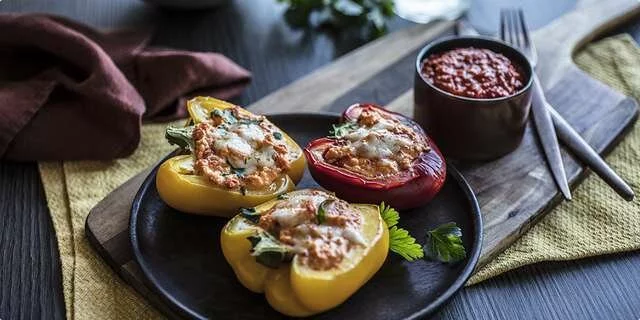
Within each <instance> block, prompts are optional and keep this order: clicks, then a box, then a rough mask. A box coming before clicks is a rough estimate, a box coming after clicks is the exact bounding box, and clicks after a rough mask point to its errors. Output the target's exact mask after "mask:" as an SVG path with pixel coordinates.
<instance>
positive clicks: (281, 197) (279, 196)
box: [277, 193, 289, 200]
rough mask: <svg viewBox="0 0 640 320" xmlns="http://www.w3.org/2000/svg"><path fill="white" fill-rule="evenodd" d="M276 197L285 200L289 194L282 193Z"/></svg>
mask: <svg viewBox="0 0 640 320" xmlns="http://www.w3.org/2000/svg"><path fill="white" fill-rule="evenodd" d="M277 198H278V200H287V199H289V196H288V195H286V194H284V193H283V194H279V195H278V197H277Z"/></svg>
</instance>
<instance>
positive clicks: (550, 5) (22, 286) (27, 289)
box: [0, 0, 640, 319]
mask: <svg viewBox="0 0 640 320" xmlns="http://www.w3.org/2000/svg"><path fill="white" fill-rule="evenodd" d="M572 2H573V0H564V1H555V0H542V1H539V0H532V1H526V0H525V1H521V2H519V3H522V4H523V5H524V7H525V9H527V8H529V9H530V10H527V17H528V18H529V17H533V18H532V19H531V20H533V21H537V23H538V25H543V24H544V23H546V21H548V19H549V18H551V17H554V16H557V15H558V14H559V13H558V12H556V11H554V10H561V9H565V8H568V7H571V6H572ZM505 4H508V5H513V2H511V1H507V2H505V1H493V0H485V1H483V0H477V1H475V2H474V5H473V7H476V8H481V9H479V10H476V11H475V12H472V15H473V16H475V17H476V20H477V21H480V22H481V23H483V22H487V25H488V27H485V26H483V25H479V26H478V25H476V27H479V28H480V29H481V30H491V29H492V26H491V24H495V22H491V21H492V20H496V19H497V16H498V14H497V13H498V8H499V6H500V5H505ZM473 10H474V9H473V8H472V11H473ZM0 11H3V12H10V11H21V12H33V11H37V12H51V13H56V14H63V15H67V16H69V17H72V18H75V19H79V20H81V21H84V22H87V23H91V24H94V25H98V26H103V27H120V26H131V25H146V24H158V25H159V27H158V37H157V39H156V42H157V43H159V44H163V45H167V46H174V47H180V48H187V49H199V50H216V51H220V52H223V53H224V54H226V55H228V56H230V57H231V58H233V59H235V60H236V61H238V62H240V63H241V64H242V65H244V66H245V67H247V68H249V69H251V70H252V71H253V72H254V83H253V85H252V86H251V87H250V88H249V90H248V91H247V92H246V93H245V94H244V95H243V96H242V97H241V98H240V99H239V100H238V101H237V102H239V103H242V104H248V103H250V102H252V101H255V100H256V99H257V98H260V97H261V96H264V95H265V94H266V93H268V92H270V91H273V90H274V89H277V88H278V87H280V86H282V85H284V84H287V83H290V82H291V81H293V80H295V79H296V78H298V77H300V76H302V75H304V74H306V73H308V72H309V71H310V70H313V69H315V68H317V67H319V66H321V65H323V64H325V63H327V62H328V61H330V60H332V59H333V58H334V57H336V56H339V55H341V54H342V53H344V52H346V51H348V50H350V49H352V48H354V47H355V46H358V45H359V44H361V42H350V41H348V40H344V39H343V40H341V39H337V38H335V37H333V36H331V35H325V34H316V33H309V34H304V33H302V32H299V31H293V30H289V29H288V28H287V27H286V26H285V25H283V23H282V21H281V18H280V14H281V7H279V6H277V5H275V4H273V3H270V2H269V1H264V2H262V1H261V2H256V3H253V2H251V3H250V4H248V3H245V2H242V1H238V2H237V3H235V4H234V5H230V6H228V7H226V8H222V9H220V10H217V11H209V12H200V13H197V12H196V13H192V12H187V13H183V12H168V11H160V10H154V9H153V8H150V7H148V6H145V5H144V4H142V3H140V2H137V1H133V0H113V1H104V2H95V3H92V4H91V5H87V4H86V3H85V2H84V1H80V0H77V1H74V0H72V1H67V2H65V3H59V2H50V1H39V0H32V1H11V0H5V1H3V2H0ZM549 14H552V15H549ZM545 19H547V20H545ZM238 22H240V23H238ZM249 22H250V23H249ZM238 25H243V27H242V28H238V27H237V26H238ZM406 25H407V24H406V23H395V26H394V28H401V27H404V26H406ZM494 29H495V28H494ZM622 31H628V32H631V33H632V34H633V35H634V37H635V38H636V39H638V38H640V23H638V22H637V21H635V22H634V21H632V22H631V23H630V24H629V25H627V26H625V28H624V29H622ZM185 34H187V35H188V36H185ZM256 45H257V46H258V47H259V48H260V53H259V54H258V53H256V52H255V50H253V49H255V47H256ZM47 215H48V212H47V209H46V203H45V201H44V194H43V192H42V186H41V183H40V181H39V177H38V174H37V167H36V166H35V165H33V164H16V163H6V162H2V163H0V221H1V224H0V259H1V260H0V318H1V319H40V318H46V319H50V318H63V317H64V306H63V304H62V303H63V302H62V301H63V300H62V297H61V295H62V292H61V285H60V275H59V270H60V267H59V259H58V257H57V250H56V246H55V236H54V234H53V230H52V227H51V222H50V220H49V218H48V217H47ZM638 265H640V254H639V253H626V254H617V255H610V256H604V257H597V258H593V259H584V260H580V261H571V262H559V263H544V264H538V265H534V266H526V267H523V268H521V269H518V270H516V271H514V272H510V273H507V274H505V275H503V276H500V277H498V278H495V279H491V280H488V281H486V282H483V283H482V284H480V285H476V286H474V287H471V288H467V289H465V290H463V291H462V292H461V294H460V295H458V296H457V297H455V298H454V299H453V301H452V302H451V304H449V305H448V306H446V307H445V308H443V310H442V311H441V313H440V314H439V315H438V316H437V317H436V318H442V319H464V318H469V319H496V318H499V319H513V318H516V319H527V318H536V319H589V318H591V319H637V318H639V316H640V272H638V267H637V266H638ZM132 272H133V271H132Z"/></svg>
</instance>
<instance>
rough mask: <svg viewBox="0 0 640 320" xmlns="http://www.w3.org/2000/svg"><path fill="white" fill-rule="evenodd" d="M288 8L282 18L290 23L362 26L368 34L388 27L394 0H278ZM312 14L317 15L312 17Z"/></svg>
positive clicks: (298, 24) (339, 26) (299, 25)
mask: <svg viewBox="0 0 640 320" xmlns="http://www.w3.org/2000/svg"><path fill="white" fill-rule="evenodd" d="M278 2H281V3H285V4H286V5H287V6H288V8H287V10H286V11H285V13H284V18H285V20H286V21H287V23H288V24H289V25H291V26H292V27H297V28H302V27H306V26H309V25H310V24H311V23H312V21H314V22H317V25H318V26H328V27H333V28H342V29H344V28H352V27H365V28H366V29H367V30H366V31H368V36H369V37H376V36H380V35H382V34H384V33H385V32H386V31H387V24H386V20H387V19H388V18H391V17H393V6H394V4H393V0H278ZM312 17H315V18H317V19H313V18H312Z"/></svg>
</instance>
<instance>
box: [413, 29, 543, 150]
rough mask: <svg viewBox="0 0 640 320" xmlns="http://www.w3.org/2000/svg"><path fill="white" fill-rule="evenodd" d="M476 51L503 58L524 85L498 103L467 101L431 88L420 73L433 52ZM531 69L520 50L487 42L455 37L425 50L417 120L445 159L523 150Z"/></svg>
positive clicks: (418, 68) (418, 81)
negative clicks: (518, 68) (458, 49)
mask: <svg viewBox="0 0 640 320" xmlns="http://www.w3.org/2000/svg"><path fill="white" fill-rule="evenodd" d="M466 47H475V48H483V49H489V50H492V51H494V52H497V53H501V54H503V55H504V56H506V57H507V58H509V60H511V62H512V63H513V64H515V65H517V66H519V67H520V70H519V71H520V72H521V73H522V74H523V76H524V83H525V85H524V86H523V87H522V89H520V90H519V91H517V92H516V93H514V94H512V95H510V96H505V97H500V98H487V99H482V98H469V97H464V96H459V95H455V94H452V93H449V92H447V91H444V90H442V89H440V88H438V87H436V86H435V85H433V84H431V83H430V82H429V81H427V80H426V78H424V76H423V75H422V72H421V67H422V61H423V60H424V59H426V58H427V57H429V56H430V55H431V54H433V53H440V52H443V51H448V50H451V49H456V48H466ZM532 73H533V69H532V67H531V64H529V61H528V60H527V58H525V56H524V55H522V53H520V52H519V51H518V50H517V49H515V48H513V47H511V46H509V45H508V44H505V43H503V42H501V41H499V40H494V39H490V38H483V37H451V38H445V39H442V40H440V41H436V42H432V43H430V44H428V45H427V46H426V47H424V48H423V49H422V50H421V51H420V53H419V54H418V58H417V60H416V71H415V81H414V103H415V105H414V107H415V108H414V119H415V120H416V121H417V122H418V123H419V124H420V125H422V127H423V128H424V129H425V130H426V132H427V134H429V136H431V137H432V138H433V139H434V140H435V141H436V143H437V144H438V146H439V147H440V149H441V150H442V153H443V154H444V155H445V156H446V157H452V158H457V159H470V160H489V159H494V158H497V157H500V156H502V155H505V154H507V153H509V152H511V151H513V150H514V149H515V148H517V147H518V145H520V142H521V141H522V136H523V134H524V129H525V125H526V122H527V118H528V116H529V109H530V107H531V86H532V81H533V80H532V77H531V75H532Z"/></svg>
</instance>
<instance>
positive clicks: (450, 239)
mask: <svg viewBox="0 0 640 320" xmlns="http://www.w3.org/2000/svg"><path fill="white" fill-rule="evenodd" d="M424 252H425V254H426V255H427V257H429V258H431V259H433V260H438V261H442V262H445V263H454V262H458V261H460V260H462V259H464V258H465V256H466V255H467V253H466V251H465V249H464V245H463V244H462V230H460V228H459V227H458V226H457V225H456V223H455V222H449V223H445V224H442V225H440V226H438V227H437V228H435V229H433V230H431V231H429V232H428V233H427V243H426V244H425V245H424Z"/></svg>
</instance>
